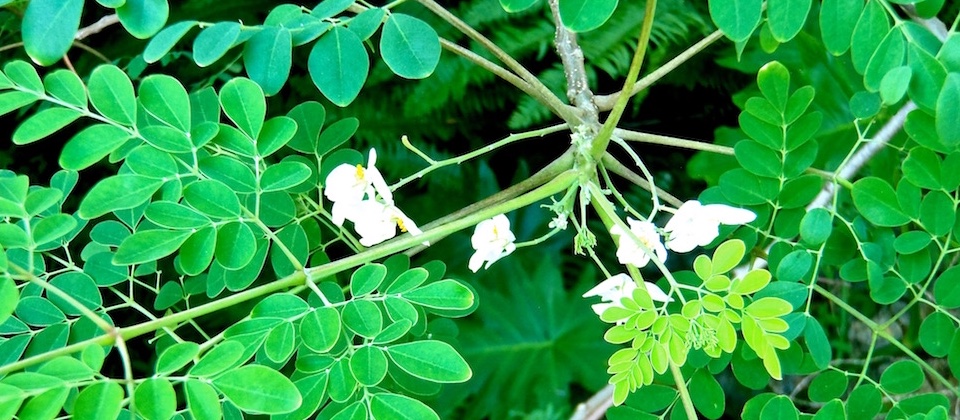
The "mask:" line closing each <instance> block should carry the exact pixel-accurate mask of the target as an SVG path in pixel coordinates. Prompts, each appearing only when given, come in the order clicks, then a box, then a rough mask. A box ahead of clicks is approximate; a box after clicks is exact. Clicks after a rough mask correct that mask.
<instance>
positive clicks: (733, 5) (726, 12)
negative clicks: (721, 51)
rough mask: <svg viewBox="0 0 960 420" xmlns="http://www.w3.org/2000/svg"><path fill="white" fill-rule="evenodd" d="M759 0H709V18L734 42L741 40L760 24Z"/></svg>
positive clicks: (747, 36)
mask: <svg viewBox="0 0 960 420" xmlns="http://www.w3.org/2000/svg"><path fill="white" fill-rule="evenodd" d="M762 3H763V2H762V1H761V0H710V18H711V19H713V23H714V24H716V25H717V27H718V28H720V30H721V31H723V34H724V35H726V36H727V38H730V39H731V40H733V41H734V42H743V41H746V40H747V38H750V34H752V33H753V30H754V29H756V27H757V25H758V24H760V14H761V11H762V10H763V8H762Z"/></svg>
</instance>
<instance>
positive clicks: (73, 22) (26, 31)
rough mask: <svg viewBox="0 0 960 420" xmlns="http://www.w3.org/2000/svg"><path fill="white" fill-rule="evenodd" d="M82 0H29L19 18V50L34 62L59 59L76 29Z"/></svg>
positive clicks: (47, 62)
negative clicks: (21, 20) (20, 46)
mask: <svg viewBox="0 0 960 420" xmlns="http://www.w3.org/2000/svg"><path fill="white" fill-rule="evenodd" d="M81 12H83V0H33V1H31V2H30V3H29V4H28V5H27V11H26V12H25V13H24V15H23V27H22V28H21V30H22V31H23V47H24V49H26V50H27V54H28V55H29V56H30V58H32V59H33V60H34V61H36V62H37V63H39V64H41V65H44V66H48V65H50V64H53V63H55V62H57V60H60V59H61V58H63V55H64V54H66V53H67V50H69V49H70V46H71V45H73V36H74V34H76V33H77V29H79V28H80V13H81Z"/></svg>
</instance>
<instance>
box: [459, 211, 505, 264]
mask: <svg viewBox="0 0 960 420" xmlns="http://www.w3.org/2000/svg"><path fill="white" fill-rule="evenodd" d="M516 240H517V237H516V236H514V235H513V232H511V231H510V220H509V219H507V216H504V215H502V214H498V215H496V216H494V217H493V218H491V219H487V220H484V221H482V222H480V223H479V224H477V227H476V228H475V229H474V230H473V237H471V238H470V243H471V245H473V249H475V250H476V252H474V253H473V256H472V257H470V263H469V267H470V271H473V272H474V273H476V272H477V270H479V269H480V267H481V266H483V268H484V269H487V268H490V264H493V263H494V262H496V261H497V260H499V259H501V258H503V257H506V256H507V255H510V253H511V252H513V251H514V250H515V249H517V246H516V245H514V243H513V241H516ZM484 262H486V263H487V264H486V265H484V264H483V263H484Z"/></svg>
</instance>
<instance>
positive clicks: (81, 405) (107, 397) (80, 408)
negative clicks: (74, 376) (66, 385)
mask: <svg viewBox="0 0 960 420" xmlns="http://www.w3.org/2000/svg"><path fill="white" fill-rule="evenodd" d="M122 402H123V387H121V386H120V384H118V383H116V382H97V383H94V384H92V385H90V386H88V387H86V388H84V389H83V390H82V391H80V394H78V395H77V400H76V402H75V403H74V405H73V416H74V418H78V419H112V418H118V416H119V415H120V408H121V404H122Z"/></svg>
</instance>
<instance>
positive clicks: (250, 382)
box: [213, 365, 302, 414]
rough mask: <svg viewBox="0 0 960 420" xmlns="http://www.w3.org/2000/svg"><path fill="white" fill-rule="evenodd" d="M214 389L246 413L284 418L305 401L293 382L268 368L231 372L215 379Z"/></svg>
mask: <svg viewBox="0 0 960 420" xmlns="http://www.w3.org/2000/svg"><path fill="white" fill-rule="evenodd" d="M213 385H214V386H215V387H216V388H217V389H218V390H220V392H222V393H223V395H224V396H226V397H227V399H228V400H230V402H232V403H233V404H235V405H236V406H237V407H239V408H240V409H241V410H244V411H247V412H256V413H263V414H283V413H287V412H290V411H293V410H295V409H296V408H297V407H299V406H300V403H301V401H302V399H301V397H300V393H299V392H298V391H297V387H296V386H294V384H293V382H291V381H290V380H289V379H287V377H286V376H284V375H282V374H280V373H279V372H277V371H275V370H273V369H270V368H268V367H266V366H260V365H249V366H244V367H241V368H238V369H234V370H231V371H228V372H227V373H225V374H223V376H220V377H218V378H216V379H214V380H213Z"/></svg>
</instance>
